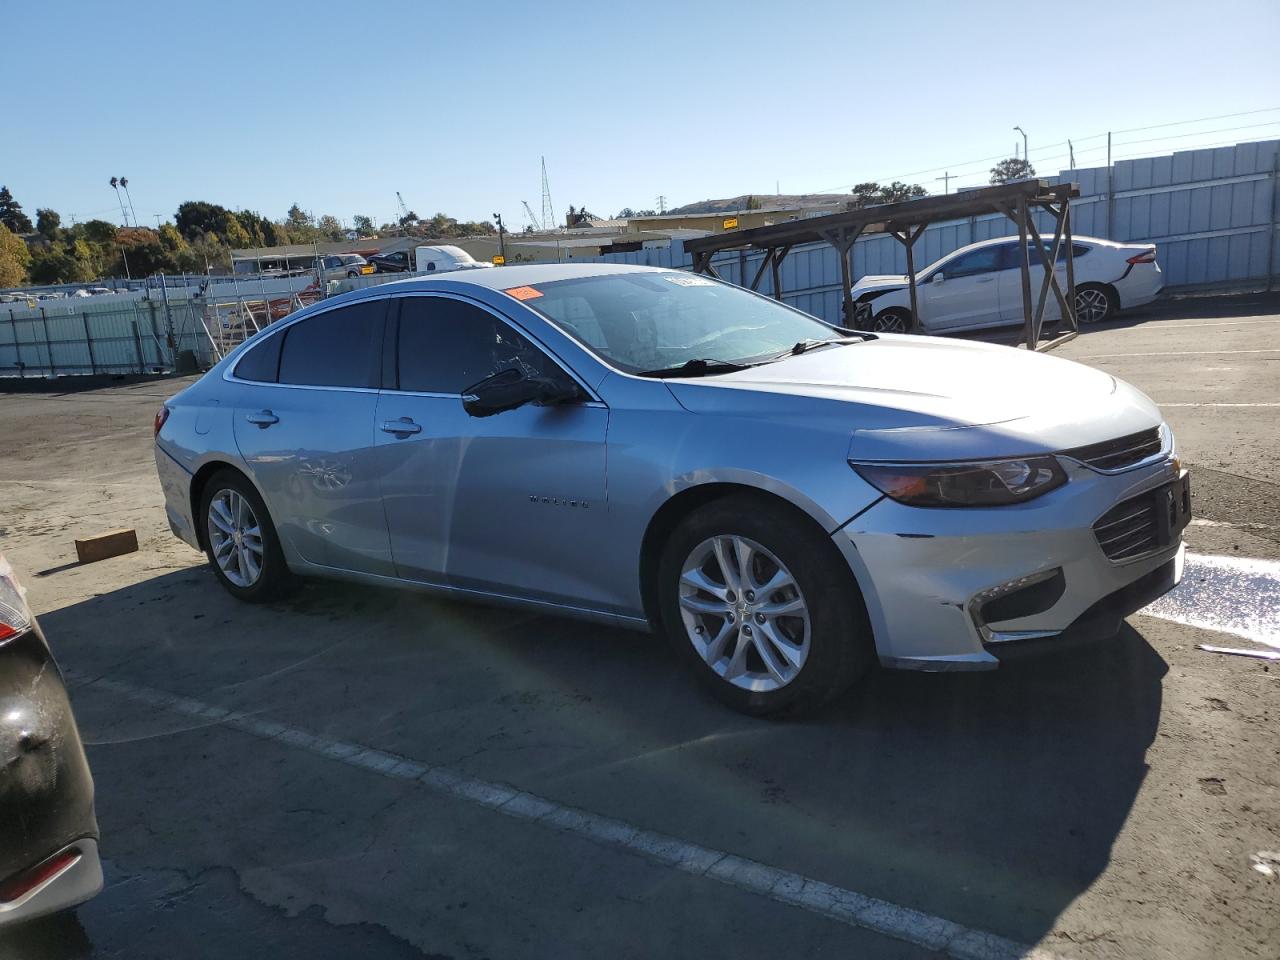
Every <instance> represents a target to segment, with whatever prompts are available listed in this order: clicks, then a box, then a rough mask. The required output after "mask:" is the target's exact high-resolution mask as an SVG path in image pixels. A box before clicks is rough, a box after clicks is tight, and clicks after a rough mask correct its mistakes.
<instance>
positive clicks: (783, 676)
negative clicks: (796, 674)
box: [751, 630, 791, 686]
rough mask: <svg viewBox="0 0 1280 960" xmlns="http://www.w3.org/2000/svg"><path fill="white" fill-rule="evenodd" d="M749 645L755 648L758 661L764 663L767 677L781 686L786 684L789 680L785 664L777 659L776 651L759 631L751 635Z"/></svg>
mask: <svg viewBox="0 0 1280 960" xmlns="http://www.w3.org/2000/svg"><path fill="white" fill-rule="evenodd" d="M751 643H752V645H753V646H754V647H755V648H756V653H758V654H760V659H761V660H763V661H764V666H765V669H766V670H768V671H769V675H770V676H772V677H773V679H774V680H776V681H777V682H778V684H779V686H781V685H782V684H784V683H786V682H788V681H789V680H790V679H791V678H790V677H789V676H787V673H789V672H790V671H788V670H786V669H785V664H783V663H782V661H781V660H779V659H778V651H777V650H775V649H774V648H773V645H772V644H771V643H770V642H769V641H768V640H766V639H765V638H764V636H763V635H762V634H761V633H760V631H758V630H757V631H755V632H753V633H752V634H751Z"/></svg>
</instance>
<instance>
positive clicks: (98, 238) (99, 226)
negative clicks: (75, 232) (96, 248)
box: [79, 220, 116, 243]
mask: <svg viewBox="0 0 1280 960" xmlns="http://www.w3.org/2000/svg"><path fill="white" fill-rule="evenodd" d="M79 232H80V233H82V234H83V235H84V238H85V239H86V240H88V241H89V242H90V243H115V242H116V225H115V224H114V223H108V222H107V221H106V220H87V221H85V223H84V226H83V228H82V229H81V230H80V231H79Z"/></svg>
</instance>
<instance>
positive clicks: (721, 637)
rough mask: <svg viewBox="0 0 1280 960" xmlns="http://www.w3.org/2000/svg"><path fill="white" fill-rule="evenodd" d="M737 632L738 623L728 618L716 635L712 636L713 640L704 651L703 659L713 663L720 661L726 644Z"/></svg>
mask: <svg viewBox="0 0 1280 960" xmlns="http://www.w3.org/2000/svg"><path fill="white" fill-rule="evenodd" d="M736 632H737V626H736V624H733V623H730V622H729V621H728V620H726V621H724V623H722V624H721V625H720V629H719V631H718V632H717V633H716V635H715V636H714V637H712V638H711V642H710V643H708V644H707V649H706V651H705V652H704V653H703V655H702V659H704V660H706V661H707V663H711V664H714V663H716V662H718V661H719V659H720V658H721V657H723V656H724V648H725V644H726V643H727V642H728V640H729V638H730V637H731V636H733V635H734V633H736Z"/></svg>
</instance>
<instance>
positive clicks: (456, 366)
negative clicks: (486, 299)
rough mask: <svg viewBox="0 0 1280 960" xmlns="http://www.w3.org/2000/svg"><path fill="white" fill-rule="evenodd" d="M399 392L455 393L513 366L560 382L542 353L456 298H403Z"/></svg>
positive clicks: (560, 373)
mask: <svg viewBox="0 0 1280 960" xmlns="http://www.w3.org/2000/svg"><path fill="white" fill-rule="evenodd" d="M396 357H397V361H396V365H397V382H398V385H399V388H400V389H401V390H413V391H416V392H419V393H456V394H459V395H461V394H462V392H463V391H464V390H466V388H467V387H470V386H472V385H474V384H476V383H479V382H480V381H481V380H483V379H485V377H489V376H492V375H493V374H495V373H500V372H501V371H503V370H509V369H512V368H515V369H518V370H522V371H524V372H525V373H526V374H528V375H530V376H546V377H555V378H565V377H566V376H567V375H566V374H565V373H564V371H562V370H561V369H560V368H559V367H558V366H557V365H556V364H555V363H554V362H553V361H551V360H550V359H549V358H548V357H547V356H546V354H544V353H543V352H542V351H541V350H539V349H538V348H537V347H535V346H534V345H533V344H531V343H530V342H529V340H528V339H527V338H526V337H524V336H523V335H521V334H520V333H519V332H518V331H517V330H516V329H515V328H514V327H512V326H511V325H510V324H507V323H505V322H504V321H502V320H500V319H498V318H497V317H496V316H494V315H493V314H492V313H490V312H489V311H487V310H483V309H481V308H480V307H477V306H475V305H473V304H470V303H465V302H464V301H461V300H452V299H449V298H447V297H404V298H403V299H401V300H400V333H399V338H398V344H397V351H396Z"/></svg>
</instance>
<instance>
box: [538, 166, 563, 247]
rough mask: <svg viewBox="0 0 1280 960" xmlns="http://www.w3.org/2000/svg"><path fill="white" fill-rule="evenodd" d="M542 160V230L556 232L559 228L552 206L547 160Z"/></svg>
mask: <svg viewBox="0 0 1280 960" xmlns="http://www.w3.org/2000/svg"><path fill="white" fill-rule="evenodd" d="M540 159H541V160H542V229H544V230H554V229H555V228H556V227H558V226H559V222H558V220H557V219H556V210H555V207H553V206H552V205H551V183H550V181H548V180H547V158H546V157H541V158H540Z"/></svg>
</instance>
